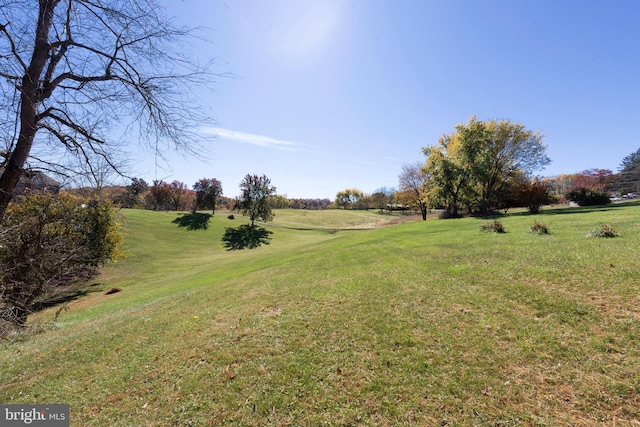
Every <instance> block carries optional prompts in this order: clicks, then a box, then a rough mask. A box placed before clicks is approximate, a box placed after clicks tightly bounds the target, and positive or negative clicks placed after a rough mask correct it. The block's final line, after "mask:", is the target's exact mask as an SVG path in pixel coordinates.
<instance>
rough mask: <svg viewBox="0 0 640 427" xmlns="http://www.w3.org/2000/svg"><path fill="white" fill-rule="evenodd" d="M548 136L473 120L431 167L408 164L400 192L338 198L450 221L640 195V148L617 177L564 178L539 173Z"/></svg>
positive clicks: (442, 146) (435, 155)
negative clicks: (437, 212) (516, 209)
mask: <svg viewBox="0 0 640 427" xmlns="http://www.w3.org/2000/svg"><path fill="white" fill-rule="evenodd" d="M542 140H543V135H541V134H540V133H539V132H537V131H531V130H528V129H526V128H525V126H524V125H522V124H520V123H514V122H511V121H509V120H501V121H498V120H488V121H482V120H479V119H478V118H476V117H475V116H472V117H471V118H470V119H469V120H468V121H467V122H466V123H461V124H458V125H456V126H455V127H454V132H452V133H449V134H444V135H442V136H441V137H440V138H439V140H438V143H437V144H434V145H430V146H426V147H423V148H422V152H423V153H424V155H425V161H424V162H423V163H420V162H417V163H414V164H406V165H404V166H403V167H402V171H401V173H400V174H399V176H398V180H399V182H398V187H399V189H398V190H392V191H387V190H386V189H383V190H377V191H376V192H374V193H373V194H370V195H367V194H364V193H363V192H362V191H360V190H358V189H356V188H347V189H345V190H342V191H339V192H338V193H337V194H336V197H335V201H334V205H335V207H340V208H343V209H370V208H372V207H377V208H381V209H382V208H384V207H385V206H386V207H387V209H392V210H395V209H402V210H406V209H410V210H413V211H416V212H420V213H421V214H422V219H423V220H426V217H427V211H428V210H431V209H438V210H440V211H441V217H442V218H452V217H459V216H463V215H488V214H492V213H495V212H506V211H508V210H509V209H511V208H514V207H524V208H527V209H528V210H529V211H530V212H531V213H537V212H539V210H540V209H541V207H542V206H543V205H544V204H551V203H567V202H575V203H577V204H579V205H582V206H584V205H599V204H600V205H601V204H607V203H610V201H611V199H614V200H616V199H623V198H635V197H638V196H639V195H640V149H639V150H637V151H636V152H634V153H632V154H630V155H628V156H627V157H625V158H624V159H623V160H622V164H621V165H620V171H619V172H618V173H617V174H616V173H614V172H612V171H611V170H608V169H589V170H584V171H582V172H579V173H574V174H562V175H558V176H556V177H540V176H536V175H535V172H536V171H539V170H541V169H542V168H544V167H545V166H546V165H548V164H549V163H550V161H551V160H550V159H549V157H548V156H547V155H546V146H545V145H544V144H543V143H542Z"/></svg>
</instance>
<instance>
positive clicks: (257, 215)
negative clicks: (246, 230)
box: [234, 174, 276, 228]
mask: <svg viewBox="0 0 640 427" xmlns="http://www.w3.org/2000/svg"><path fill="white" fill-rule="evenodd" d="M240 190H241V194H240V197H238V198H237V199H236V205H235V208H234V210H237V211H240V212H241V213H242V215H246V216H249V218H250V219H251V227H252V228H253V227H254V223H255V221H256V220H259V221H260V220H261V221H271V220H272V219H273V216H274V214H273V211H272V210H271V205H270V204H269V200H268V199H269V196H271V195H272V194H274V193H275V192H276V187H274V186H273V185H271V180H270V179H269V178H267V176H266V175H262V176H258V175H251V174H247V175H246V176H245V177H244V179H243V180H242V182H240Z"/></svg>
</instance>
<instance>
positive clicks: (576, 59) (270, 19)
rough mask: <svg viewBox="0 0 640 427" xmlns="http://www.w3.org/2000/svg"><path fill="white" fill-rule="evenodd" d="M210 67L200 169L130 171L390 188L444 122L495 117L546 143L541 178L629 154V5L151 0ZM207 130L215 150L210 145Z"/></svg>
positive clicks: (318, 190) (637, 8)
mask: <svg viewBox="0 0 640 427" xmlns="http://www.w3.org/2000/svg"><path fill="white" fill-rule="evenodd" d="M162 3H163V4H164V5H165V6H166V12H167V14H168V15H169V16H173V17H175V20H176V23H178V24H186V25H191V26H199V27H203V28H206V29H207V30H206V31H205V32H203V33H201V34H202V35H203V36H204V37H205V39H206V40H203V41H202V43H199V44H198V45H197V46H194V50H195V51H196V52H197V53H198V55H199V56H200V58H201V60H206V59H209V58H216V63H217V66H216V68H215V70H214V71H215V72H217V73H232V74H233V75H235V77H234V78H229V77H220V78H217V79H216V83H215V88H214V90H212V91H202V92H201V94H202V95H201V96H202V97H201V99H200V100H199V102H200V103H201V104H202V105H203V108H206V109H207V110H208V112H209V113H210V114H211V116H212V117H213V119H214V120H215V122H216V125H215V127H210V128H203V129H201V130H200V132H201V133H202V135H203V142H202V145H203V147H205V150H206V151H207V159H205V160H198V159H195V158H186V159H184V158H182V157H181V156H179V155H174V154H172V153H167V156H168V158H169V159H170V165H165V164H162V163H160V166H159V167H156V166H155V163H154V161H153V159H151V158H149V157H150V156H148V155H147V156H146V157H147V159H146V160H145V161H141V162H140V163H138V166H137V168H136V169H137V170H136V172H137V174H138V176H142V177H144V178H145V179H147V180H149V181H150V180H153V179H154V178H158V179H165V180H167V181H171V180H174V179H177V180H180V181H183V182H185V183H186V184H188V185H189V186H191V185H192V184H193V183H195V182H196V180H197V179H199V178H203V177H215V178H218V179H219V180H221V181H222V184H223V188H224V194H225V195H227V196H230V197H233V196H235V195H237V194H238V192H239V191H238V184H239V182H240V180H241V179H242V177H243V176H244V175H246V174H247V173H252V174H253V173H255V174H266V175H267V176H269V177H270V178H271V180H272V184H273V185H275V186H276V187H277V188H278V193H279V194H283V195H287V196H289V197H314V198H315V197H320V198H324V197H326V198H330V199H333V198H334V197H335V194H336V192H338V191H340V190H343V189H345V188H351V187H355V188H358V189H360V190H362V191H365V192H373V191H374V190H376V189H377V188H380V187H384V186H386V187H394V186H397V182H398V179H397V177H398V174H399V173H400V170H401V167H402V165H403V164H406V163H414V162H423V161H424V156H423V155H422V153H421V150H420V149H421V147H423V146H427V145H433V144H436V143H437V141H438V138H439V137H440V135H442V134H444V133H451V132H452V131H453V127H454V126H455V125H456V124H457V123H461V122H466V121H467V120H468V119H469V117H470V116H472V115H476V116H478V118H480V119H482V120H489V119H509V120H512V121H515V122H520V123H523V124H524V125H525V126H526V127H527V128H528V129H531V130H539V131H540V132H541V133H542V134H544V135H546V137H545V139H544V142H545V144H546V145H547V147H548V148H547V154H548V155H549V157H550V158H551V159H552V163H551V164H550V165H549V166H548V167H547V168H546V169H545V170H543V171H539V174H540V175H545V176H551V175H556V174H560V173H574V172H579V171H582V170H584V169H588V168H603V169H611V170H613V171H614V172H615V171H616V170H617V169H618V166H619V164H620V162H621V160H622V158H623V157H625V156H627V155H628V154H631V153H632V152H634V151H635V150H637V149H638V148H640V138H639V137H638V135H639V134H640V132H639V131H640V84H639V83H640V81H639V79H640V55H639V51H638V49H639V48H638V46H640V26H639V25H637V19H638V17H639V16H640V2H637V1H634V0H629V1H622V0H615V1H604V0H602V1H590V0H578V1H574V0H553V1H547V0H535V1H524V0H438V1H431V0H416V1H413V0H342V1H340V0H305V1H303V0H164V1H163V2H162ZM212 135H216V137H215V138H214V139H210V138H209V137H210V136H212Z"/></svg>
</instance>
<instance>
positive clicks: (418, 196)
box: [398, 163, 429, 221]
mask: <svg viewBox="0 0 640 427" xmlns="http://www.w3.org/2000/svg"><path fill="white" fill-rule="evenodd" d="M422 166H423V165H421V164H420V163H414V164H405V165H403V166H402V172H401V173H400V175H399V176H398V180H399V185H398V186H399V188H400V191H401V192H403V193H405V194H407V195H408V196H409V202H410V204H411V205H412V206H416V207H417V208H418V209H420V213H421V214H422V220H423V221H426V220H427V207H428V206H427V178H428V176H429V175H428V174H427V173H426V172H425V170H424V169H423V167H422Z"/></svg>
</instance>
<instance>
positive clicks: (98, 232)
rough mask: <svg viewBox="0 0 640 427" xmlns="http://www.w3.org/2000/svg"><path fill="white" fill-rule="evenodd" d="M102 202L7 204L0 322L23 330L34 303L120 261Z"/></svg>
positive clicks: (68, 198) (61, 199)
mask: <svg viewBox="0 0 640 427" xmlns="http://www.w3.org/2000/svg"><path fill="white" fill-rule="evenodd" d="M121 244H122V236H121V235H120V232H119V224H118V223H117V222H116V209H115V207H114V206H113V204H112V203H111V202H109V201H106V200H89V199H86V198H80V197H76V196H72V195H70V194H60V195H57V196H54V195H50V194H33V195H29V196H27V197H26V198H25V199H24V201H22V202H17V203H13V204H11V205H9V208H8V209H7V213H6V215H5V218H4V221H3V223H2V224H1V226H0V290H1V292H0V322H3V323H6V324H14V325H24V324H25V322H26V320H27V315H28V314H29V313H30V312H31V311H32V307H33V304H34V303H35V302H36V300H37V299H38V298H41V297H42V296H43V295H45V294H48V293H53V292H56V291H60V290H61V289H63V288H65V287H68V286H70V285H73V284H77V283H80V282H83V281H86V280H88V279H90V278H91V277H93V276H95V275H96V274H97V273H98V267H99V266H100V265H102V264H104V263H105V262H107V261H109V260H112V261H115V260H116V259H117V258H121V257H123V256H124V253H123V252H122V251H121V250H120V246H121Z"/></svg>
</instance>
